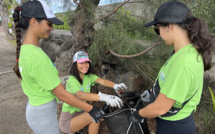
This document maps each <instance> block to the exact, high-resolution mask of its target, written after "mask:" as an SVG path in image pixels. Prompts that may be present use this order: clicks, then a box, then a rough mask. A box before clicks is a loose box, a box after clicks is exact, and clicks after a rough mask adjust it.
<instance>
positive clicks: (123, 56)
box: [109, 36, 164, 58]
mask: <svg viewBox="0 0 215 134" xmlns="http://www.w3.org/2000/svg"><path fill="white" fill-rule="evenodd" d="M159 38H160V36H158V37H157V40H156V42H155V44H154V45H152V46H151V47H149V48H148V49H146V50H145V51H143V52H141V53H138V54H134V55H120V54H117V53H115V52H114V51H113V50H111V49H109V51H110V53H111V54H112V55H114V56H116V57H121V58H133V57H137V56H140V55H142V54H145V53H147V52H148V51H150V50H151V49H152V48H154V47H155V46H157V45H160V44H163V43H164V41H162V42H159V43H158V41H159Z"/></svg>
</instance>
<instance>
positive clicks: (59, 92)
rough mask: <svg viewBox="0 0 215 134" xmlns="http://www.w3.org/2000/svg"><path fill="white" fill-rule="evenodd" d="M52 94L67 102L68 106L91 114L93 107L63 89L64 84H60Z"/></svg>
mask: <svg viewBox="0 0 215 134" xmlns="http://www.w3.org/2000/svg"><path fill="white" fill-rule="evenodd" d="M52 92H53V93H54V94H55V95H56V96H57V98H59V99H60V100H61V101H63V102H66V103H67V104H69V105H71V106H74V107H77V108H80V109H82V110H84V111H86V112H89V111H90V110H91V109H92V108H93V106H92V105H90V104H88V103H85V102H83V101H81V100H80V99H78V98H77V97H75V96H74V95H73V94H71V93H69V92H67V91H66V90H65V88H64V87H63V85H62V83H60V84H59V85H58V86H57V87H56V88H54V89H53V90H52Z"/></svg>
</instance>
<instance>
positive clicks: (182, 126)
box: [156, 114, 196, 134]
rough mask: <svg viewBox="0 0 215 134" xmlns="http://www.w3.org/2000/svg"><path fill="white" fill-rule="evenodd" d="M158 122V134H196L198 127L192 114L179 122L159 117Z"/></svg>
mask: <svg viewBox="0 0 215 134" xmlns="http://www.w3.org/2000/svg"><path fill="white" fill-rule="evenodd" d="M156 122H157V131H156V134H196V126H195V122H194V120H193V115H192V114H191V115H190V116H188V117H186V118H184V119H182V120H178V121H167V120H163V119H160V118H158V117H157V118H156Z"/></svg>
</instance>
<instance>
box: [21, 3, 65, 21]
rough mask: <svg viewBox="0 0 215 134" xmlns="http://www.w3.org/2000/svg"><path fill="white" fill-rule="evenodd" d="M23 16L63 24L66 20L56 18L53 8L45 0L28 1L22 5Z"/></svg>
mask: <svg viewBox="0 0 215 134" xmlns="http://www.w3.org/2000/svg"><path fill="white" fill-rule="evenodd" d="M21 16H22V17H32V18H38V19H46V20H47V21H49V22H51V23H54V24H56V25H62V24H63V23H64V22H62V21H61V20H59V19H58V18H56V16H55V14H54V13H53V11H52V9H51V8H49V6H48V5H47V4H46V2H45V1H43V0H33V1H27V2H25V3H23V4H22V5H21Z"/></svg>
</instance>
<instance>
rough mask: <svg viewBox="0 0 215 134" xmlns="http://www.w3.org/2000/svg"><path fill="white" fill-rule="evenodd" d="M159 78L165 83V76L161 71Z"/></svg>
mask: <svg viewBox="0 0 215 134" xmlns="http://www.w3.org/2000/svg"><path fill="white" fill-rule="evenodd" d="M159 78H160V80H161V81H163V82H164V81H165V74H164V72H163V71H161V73H160V76H159Z"/></svg>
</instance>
